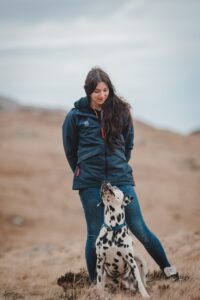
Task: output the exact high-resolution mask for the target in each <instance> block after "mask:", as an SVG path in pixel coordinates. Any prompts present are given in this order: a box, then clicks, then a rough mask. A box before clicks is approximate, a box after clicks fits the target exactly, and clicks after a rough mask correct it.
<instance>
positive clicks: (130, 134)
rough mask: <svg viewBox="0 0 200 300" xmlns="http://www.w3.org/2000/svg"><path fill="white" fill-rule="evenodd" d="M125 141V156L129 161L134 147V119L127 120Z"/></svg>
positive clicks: (124, 134)
mask: <svg viewBox="0 0 200 300" xmlns="http://www.w3.org/2000/svg"><path fill="white" fill-rule="evenodd" d="M122 134H123V137H124V141H125V156H126V160H127V161H129V160H130V158H131V150H132V149H133V146H134V126H133V121H132V118H130V119H129V120H127V122H126V125H125V127H124V129H123V131H122Z"/></svg>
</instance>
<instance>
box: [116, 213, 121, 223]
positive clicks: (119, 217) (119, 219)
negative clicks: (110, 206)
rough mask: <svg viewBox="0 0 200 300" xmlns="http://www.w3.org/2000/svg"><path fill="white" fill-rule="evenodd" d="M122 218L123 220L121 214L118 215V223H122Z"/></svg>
mask: <svg viewBox="0 0 200 300" xmlns="http://www.w3.org/2000/svg"><path fill="white" fill-rule="evenodd" d="M121 218H122V217H121V214H118V215H117V221H118V222H120V221H121Z"/></svg>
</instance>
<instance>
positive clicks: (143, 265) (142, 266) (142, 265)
mask: <svg viewBox="0 0 200 300" xmlns="http://www.w3.org/2000/svg"><path fill="white" fill-rule="evenodd" d="M134 258H135V262H136V264H137V266H138V269H139V272H140V276H141V279H142V282H143V284H144V286H145V287H146V286H147V285H146V281H147V273H148V267H147V262H146V260H145V259H144V257H143V256H142V255H139V254H136V255H134Z"/></svg>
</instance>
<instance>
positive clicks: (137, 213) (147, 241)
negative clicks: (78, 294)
mask: <svg viewBox="0 0 200 300" xmlns="http://www.w3.org/2000/svg"><path fill="white" fill-rule="evenodd" d="M118 187H119V188H120V189H121V190H122V191H123V192H124V194H126V195H129V196H132V197H133V201H132V202H131V203H130V204H128V205H127V206H126V207H125V218H126V223H127V225H128V227H129V229H130V231H131V232H132V233H133V234H134V236H135V237H136V238H137V239H138V240H139V241H140V242H141V243H142V244H143V246H144V247H145V249H146V250H147V252H148V253H149V254H150V255H151V257H152V258H153V259H154V260H155V262H156V263H157V264H158V265H159V267H160V268H161V269H164V268H165V267H169V266H170V263H169V261H168V259H167V257H166V254H165V251H164V249H163V247H162V245H161V243H160V241H159V240H158V238H157V237H156V236H155V235H154V234H153V233H152V232H151V231H150V230H149V228H148V227H147V226H146V224H145V222H144V219H143V216H142V213H141V210H140V206H139V203H138V198H137V194H136V192H135V189H134V187H133V186H132V185H121V186H120V185H118ZM79 195H80V199H81V202H82V206H83V210H84V213H85V219H86V223H87V241H86V247H85V257H86V264H87V269H88V273H89V278H90V281H91V282H92V281H94V280H95V277H96V248H95V242H96V239H97V236H98V234H99V231H100V229H101V226H102V224H103V222H104V207H102V206H98V207H97V204H98V203H99V202H100V201H101V198H100V189H99V188H96V187H94V188H85V189H82V190H80V191H79Z"/></svg>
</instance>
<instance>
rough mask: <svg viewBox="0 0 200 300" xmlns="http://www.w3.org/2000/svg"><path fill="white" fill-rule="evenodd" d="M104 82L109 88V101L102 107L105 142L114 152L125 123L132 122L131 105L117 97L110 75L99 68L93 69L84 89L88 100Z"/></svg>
mask: <svg viewBox="0 0 200 300" xmlns="http://www.w3.org/2000/svg"><path fill="white" fill-rule="evenodd" d="M100 82H104V83H105V84H107V86H108V88H109V95H108V98H107V100H106V101H105V102H104V104H103V105H102V109H103V111H104V114H103V124H104V131H105V140H106V142H107V144H108V146H109V148H110V149H111V150H114V149H115V148H116V146H117V144H118V142H119V137H120V134H121V133H122V131H123V129H124V126H125V123H126V124H127V123H129V122H132V117H131V112H130V108H131V106H130V104H129V103H127V102H126V101H125V100H124V99H122V98H121V97H119V96H117V95H116V92H115V88H114V86H113V84H112V82H111V80H110V78H109V76H108V74H107V73H106V72H105V71H103V70H102V69H100V68H98V67H94V68H92V69H91V70H90V71H89V73H88V75H87V77H86V80H85V85H84V89H85V92H86V95H87V97H88V99H89V100H90V95H91V94H92V93H93V92H94V90H95V88H96V86H97V85H98V83H100Z"/></svg>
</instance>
